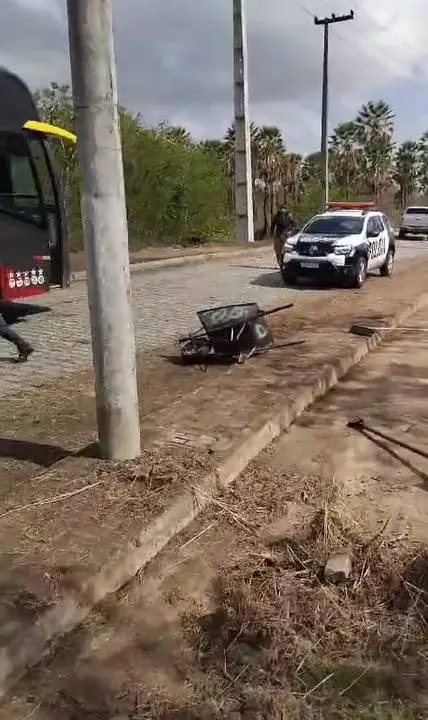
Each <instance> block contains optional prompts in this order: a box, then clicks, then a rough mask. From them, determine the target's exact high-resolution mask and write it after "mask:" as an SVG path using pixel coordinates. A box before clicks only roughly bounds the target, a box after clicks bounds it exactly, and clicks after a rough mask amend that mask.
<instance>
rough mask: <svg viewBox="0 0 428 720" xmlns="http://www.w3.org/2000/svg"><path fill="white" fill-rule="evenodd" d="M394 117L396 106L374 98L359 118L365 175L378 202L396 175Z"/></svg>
mask: <svg viewBox="0 0 428 720" xmlns="http://www.w3.org/2000/svg"><path fill="white" fill-rule="evenodd" d="M394 117H395V116H394V112H393V110H392V109H391V108H390V107H389V105H388V104H387V103H385V102H384V101H383V100H379V101H377V102H373V101H372V100H370V102H368V103H367V104H366V105H363V106H362V108H361V110H360V111H359V113H358V115H357V117H356V120H355V124H356V127H357V137H358V140H359V142H360V143H361V145H362V147H363V153H362V157H361V161H362V171H363V177H364V180H365V184H366V185H367V188H368V189H369V191H370V192H371V193H373V195H374V197H375V200H376V202H378V201H379V198H380V195H381V193H382V191H383V190H384V189H385V187H386V186H387V184H388V183H389V182H390V181H391V178H392V175H393V157H394V148H395V143H394V140H393V134H394Z"/></svg>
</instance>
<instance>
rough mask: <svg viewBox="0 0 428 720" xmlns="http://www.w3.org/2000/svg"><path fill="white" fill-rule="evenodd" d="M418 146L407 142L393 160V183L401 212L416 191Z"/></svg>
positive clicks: (409, 141) (415, 143)
mask: <svg viewBox="0 0 428 720" xmlns="http://www.w3.org/2000/svg"><path fill="white" fill-rule="evenodd" d="M418 156H419V144H418V143H417V142H415V141H413V140H408V141H407V142H404V143H403V144H402V145H400V147H399V149H398V152H397V156H396V160H395V181H396V183H397V185H398V193H397V195H398V200H399V202H400V208H401V210H404V208H405V207H406V205H407V204H408V203H409V199H410V197H411V196H412V195H413V194H414V193H415V192H416V191H417V189H418V170H419V167H418V159H419V158H418Z"/></svg>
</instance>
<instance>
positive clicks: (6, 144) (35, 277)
mask: <svg viewBox="0 0 428 720" xmlns="http://www.w3.org/2000/svg"><path fill="white" fill-rule="evenodd" d="M51 242H52V241H51V233H50V227H49V222H48V216H47V212H46V210H45V207H44V204H43V194H42V187H41V183H40V180H39V177H38V174H37V170H36V166H35V163H34V161H33V159H32V156H31V153H30V148H29V145H28V142H27V139H26V137H25V135H24V133H23V132H11V131H0V297H1V298H2V299H3V300H14V299H17V298H25V297H29V296H32V295H40V294H41V293H44V292H46V291H47V290H48V289H49V284H50V244H51Z"/></svg>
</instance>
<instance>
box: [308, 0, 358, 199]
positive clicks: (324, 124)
mask: <svg viewBox="0 0 428 720" xmlns="http://www.w3.org/2000/svg"><path fill="white" fill-rule="evenodd" d="M354 16H355V14H354V11H353V10H351V11H350V12H349V13H348V15H335V14H334V13H332V14H331V15H330V17H325V18H318V17H314V23H315V25H322V26H323V28H324V52H323V64H322V109H321V155H322V157H323V165H324V190H325V203H326V205H327V203H328V200H329V168H328V40H329V32H328V31H329V27H330V25H332V24H333V23H339V22H346V21H347V20H353V19H354Z"/></svg>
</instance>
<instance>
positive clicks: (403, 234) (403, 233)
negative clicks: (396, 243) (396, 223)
mask: <svg viewBox="0 0 428 720" xmlns="http://www.w3.org/2000/svg"><path fill="white" fill-rule="evenodd" d="M398 239H399V240H405V239H406V233H405V232H404V230H399V232H398Z"/></svg>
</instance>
